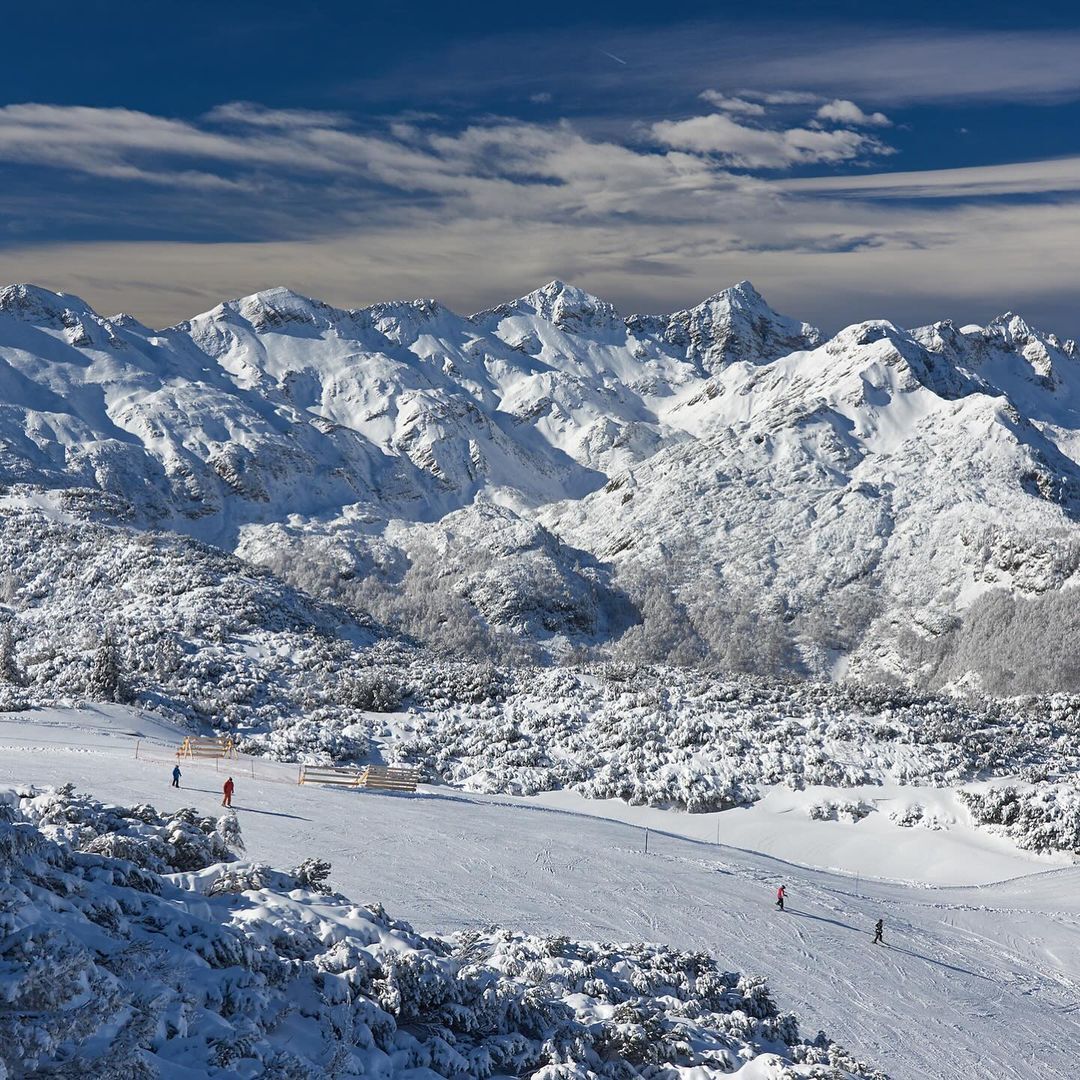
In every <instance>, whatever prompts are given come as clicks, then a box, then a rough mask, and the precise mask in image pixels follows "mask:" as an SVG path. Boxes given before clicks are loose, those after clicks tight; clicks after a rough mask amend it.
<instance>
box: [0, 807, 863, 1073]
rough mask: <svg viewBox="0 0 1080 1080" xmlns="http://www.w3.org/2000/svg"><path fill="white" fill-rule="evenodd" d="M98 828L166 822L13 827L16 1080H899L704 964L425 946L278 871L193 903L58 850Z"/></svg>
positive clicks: (8, 829)
mask: <svg viewBox="0 0 1080 1080" xmlns="http://www.w3.org/2000/svg"><path fill="white" fill-rule="evenodd" d="M64 805H67V806H69V807H70V808H71V812H70V813H69V814H68V815H67V817H69V818H71V820H70V821H65V820H63V817H64V815H63V814H62V813H61V809H62V806H64ZM27 811H29V812H31V813H33V814H36V815H38V816H40V817H41V818H42V819H44V818H45V817H49V818H50V819H52V824H51V825H48V826H45V825H43V826H42V828H39V827H38V826H37V825H36V824H34V822H33V821H31V820H29V819H28V818H27V816H26V812H27ZM144 819H145V821H144ZM90 820H93V821H94V822H98V823H100V821H103V820H108V821H109V822H111V823H112V824H114V825H115V826H116V827H117V829H118V830H119V831H120V833H121V835H128V834H129V833H130V832H131V829H132V826H131V825H130V823H131V822H132V821H139V822H144V823H146V822H151V823H153V822H155V821H163V820H164V819H163V818H161V817H160V815H157V813H156V811H154V810H153V809H152V808H150V807H139V808H129V809H124V808H115V807H102V806H100V805H99V806H97V807H92V808H88V807H87V805H86V804H84V803H81V802H80V801H79V800H77V799H75V798H74V797H73V796H71V795H70V794H67V795H63V796H60V797H59V798H57V799H54V800H53V801H52V803H50V804H48V806H46V803H45V802H44V801H39V800H26V801H25V802H24V805H23V811H14V810H13V809H12V808H11V807H9V806H6V805H5V806H4V812H3V814H0V897H2V900H3V903H2V904H0V1075H12V1076H26V1075H45V1074H48V1075H83V1076H93V1077H101V1078H110V1077H116V1078H117V1080H119V1078H121V1077H124V1078H130V1077H144V1076H145V1077H147V1078H149V1077H152V1076H155V1075H158V1074H161V1075H166V1074H171V1073H173V1072H176V1071H178V1070H180V1069H182V1070H183V1071H185V1072H187V1073H190V1074H197V1075H217V1074H225V1073H227V1074H228V1075H230V1076H236V1077H241V1078H254V1077H274V1078H285V1077H303V1078H305V1080H314V1078H317V1077H325V1076H335V1075H349V1076H384V1077H391V1076H398V1075H406V1074H407V1075H416V1076H420V1075H423V1076H428V1077H432V1078H437V1077H442V1078H445V1080H466V1078H469V1080H488V1078H491V1077H494V1076H532V1077H534V1078H536V1077H545V1078H548V1080H554V1078H559V1077H561V1078H566V1077H575V1078H578V1080H660V1078H662V1077H667V1076H674V1075H675V1074H676V1071H679V1074H680V1075H682V1074H685V1075H691V1074H692V1075H693V1076H695V1077H698V1078H700V1080H711V1078H714V1077H715V1078H716V1080H720V1078H721V1077H723V1076H726V1075H729V1074H730V1073H731V1072H732V1071H733V1070H734V1069H737V1068H740V1067H741V1066H743V1065H744V1064H746V1063H748V1062H753V1061H754V1060H755V1059H757V1058H761V1059H762V1064H763V1065H764V1066H766V1067H767V1068H769V1069H771V1070H774V1069H777V1068H778V1069H780V1070H782V1072H783V1075H784V1076H785V1077H790V1078H791V1080H802V1078H807V1080H808V1078H811V1077H820V1076H822V1075H823V1074H822V1073H821V1071H820V1067H821V1065H822V1064H823V1063H825V1062H828V1063H829V1065H830V1066H831V1067H832V1069H833V1071H832V1072H831V1073H829V1074H828V1075H829V1076H830V1077H836V1078H838V1080H860V1078H861V1080H881V1078H882V1074H881V1073H879V1072H877V1071H876V1070H875V1069H873V1068H871V1067H869V1066H867V1065H864V1064H861V1063H859V1062H856V1061H854V1060H853V1059H851V1057H850V1056H849V1055H848V1054H846V1053H845V1052H844V1051H843V1050H842V1049H841V1048H840V1047H838V1046H836V1045H835V1044H833V1043H830V1042H829V1041H828V1040H827V1039H826V1037H825V1036H823V1035H821V1034H819V1035H818V1036H817V1037H816V1038H815V1039H814V1040H812V1041H810V1042H806V1041H804V1040H803V1039H802V1038H801V1036H800V1035H799V1030H798V1024H797V1022H796V1020H795V1018H794V1017H793V1016H791V1015H789V1014H784V1013H781V1012H780V1011H779V1010H778V1008H777V1006H776V1004H775V1002H774V1001H773V999H772V997H771V995H770V994H769V991H768V988H767V986H766V985H765V983H764V981H763V980H761V979H760V978H757V977H747V976H742V975H738V974H736V973H733V972H731V971H729V970H728V969H727V968H725V967H724V966H722V965H721V964H719V963H718V962H717V961H716V960H715V959H714V958H712V957H710V956H708V955H705V954H702V953H686V952H681V951H678V950H674V949H670V948H666V947H664V946H659V945H611V944H603V945H601V944H595V943H588V942H575V941H570V940H569V939H566V938H550V937H533V936H530V935H526V934H517V933H513V932H510V931H505V930H491V931H487V932H483V933H480V932H475V931H470V932H466V933H462V934H456V935H453V936H452V937H449V938H439V937H422V936H420V935H418V934H416V933H414V932H413V931H412V930H411V928H410V927H408V925H407V924H404V923H400V922H395V921H393V920H391V919H390V918H389V917H387V916H386V914H385V913H384V912H383V911H382V910H381V908H379V907H377V906H376V907H372V908H368V909H365V908H361V907H358V906H357V905H356V904H355V903H354V902H353V901H351V900H348V899H346V898H345V897H342V896H333V895H325V894H323V893H321V892H316V891H311V890H307V889H305V888H304V886H303V884H302V883H301V882H300V881H299V880H298V879H297V877H296V876H294V875H288V874H283V873H280V872H278V871H275V870H272V869H270V868H268V867H260V866H248V867H244V866H239V865H235V864H234V865H232V866H231V867H226V868H221V873H219V874H218V875H217V877H216V878H215V879H214V884H213V885H212V886H211V887H210V888H209V889H207V890H205V891H196V879H199V878H200V875H191V874H176V875H172V876H162V875H159V874H156V873H153V872H150V871H145V870H139V871H136V870H134V869H133V867H132V865H131V863H129V862H125V861H122V860H117V859H114V858H111V857H108V856H103V855H101V854H96V853H95V854H92V853H86V852H83V851H79V850H77V849H76V848H75V847H74V846H73V845H72V844H71V843H70V842H69V841H68V840H66V839H63V838H62V837H61V833H60V832H57V838H55V839H54V838H50V837H49V836H47V835H46V834H45V832H44V831H43V828H48V829H52V830H54V831H57V830H61V829H62V828H71V829H74V828H75V827H76V826H78V825H84V824H87V823H88V822H89V821H90ZM98 835H105V834H98ZM211 873H213V871H211Z"/></svg>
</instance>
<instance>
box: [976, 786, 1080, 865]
mask: <svg viewBox="0 0 1080 1080" xmlns="http://www.w3.org/2000/svg"><path fill="white" fill-rule="evenodd" d="M959 795H960V798H961V800H962V801H963V803H964V804H965V806H967V808H968V811H969V812H970V813H971V817H972V820H973V821H974V822H975V823H976V824H978V825H991V826H997V827H999V828H1000V829H1001V831H1002V832H1004V833H1005V834H1006V835H1007V836H1009V838H1010V839H1012V840H1013V841H1014V842H1015V843H1017V844H1019V846H1020V847H1022V848H1028V849H1029V850H1031V851H1071V852H1073V853H1074V854H1077V855H1080V786H1078V785H1077V784H1075V783H1063V784H1047V785H1043V786H1040V787H1036V788H1034V789H1030V790H1026V791H1018V790H1017V789H1016V788H1015V787H1012V786H1006V787H1000V788H991V789H990V790H989V791H985V792H974V791H961V792H959Z"/></svg>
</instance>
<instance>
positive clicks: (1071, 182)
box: [777, 156, 1080, 199]
mask: <svg viewBox="0 0 1080 1080" xmlns="http://www.w3.org/2000/svg"><path fill="white" fill-rule="evenodd" d="M777 186H778V187H780V188H782V189H783V190H784V191H787V192H789V193H791V194H810V193H819V194H830V195H840V194H846V195H860V196H863V197H865V198H872V199H890V198H904V199H962V198H968V199H970V198H991V197H1001V196H1009V195H1041V194H1052V193H1062V192H1077V193H1080V157H1078V156H1073V157H1064V158H1050V159H1044V160H1041V161H1020V162H1013V163H1010V164H1006V165H973V166H969V167H966V168H958V169H924V170H922V171H918V172H893V173H860V174H857V175H852V176H814V177H805V178H800V179H797V180H782V181H779V182H778V184H777Z"/></svg>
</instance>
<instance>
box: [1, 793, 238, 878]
mask: <svg viewBox="0 0 1080 1080" xmlns="http://www.w3.org/2000/svg"><path fill="white" fill-rule="evenodd" d="M22 813H23V815H24V817H25V819H26V820H27V821H29V822H32V823H33V824H34V825H35V826H37V828H38V829H40V830H41V833H42V834H43V835H44V836H46V837H48V838H49V839H50V840H56V841H63V842H64V843H66V844H68V845H70V846H71V848H73V849H74V850H75V851H84V852H87V853H91V854H95V855H105V856H108V857H109V858H113V859H124V860H127V861H128V862H132V863H134V864H135V865H136V866H138V867H141V868H142V869H144V870H150V871H153V872H154V873H158V874H164V873H171V872H174V871H191V870H202V869H203V868H204V867H207V866H210V865H212V864H214V863H219V862H229V861H231V860H233V859H235V858H236V857H237V855H238V854H239V853H240V852H242V851H243V848H244V843H243V839H242V837H241V835H240V823H239V822H238V820H237V818H236V814H235V813H232V812H229V813H227V814H224V815H223V816H222V817H220V818H213V817H204V816H202V815H200V814H199V813H197V812H196V811H195V810H193V809H191V808H190V807H182V808H181V809H179V810H177V811H175V812H174V813H172V814H159V813H158V812H157V811H156V810H155V809H154V808H153V807H152V806H146V805H140V806H112V805H109V804H106V803H102V802H99V801H98V800H97V799H94V798H92V797H91V796H89V795H79V794H76V792H75V790H74V788H73V787H72V785H70V784H66V785H64V786H63V787H61V788H58V789H56V790H55V791H49V792H46V793H44V794H42V795H36V796H33V797H30V798H27V799H24V800H23V804H22Z"/></svg>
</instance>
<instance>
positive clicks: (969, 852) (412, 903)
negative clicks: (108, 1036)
mask: <svg viewBox="0 0 1080 1080" xmlns="http://www.w3.org/2000/svg"><path fill="white" fill-rule="evenodd" d="M135 733H138V734H139V735H141V736H142V737H141V738H139V737H137V736H136V734H135ZM178 736H179V732H177V733H176V734H175V736H174V734H173V732H171V731H170V730H169V727H168V725H165V724H163V723H162V722H161V721H155V720H151V719H149V718H147V717H145V716H142V715H139V714H135V713H131V712H129V711H125V710H121V709H118V708H116V707H103V708H101V709H95V710H92V711H89V712H88V711H82V710H80V711H74V710H54V711H51V712H47V713H44V714H40V713H39V714H35V715H34V716H32V717H23V718H16V717H12V716H6V717H4V718H3V721H2V723H0V785H3V784H7V785H12V786H16V787H22V788H25V787H26V786H27V785H30V784H37V785H58V784H61V783H64V782H67V781H71V782H73V783H74V784H75V785H76V787H77V788H78V789H81V790H86V791H88V792H90V793H91V794H94V795H96V796H98V797H101V798H104V799H107V800H115V801H117V802H120V803H125V804H129V803H132V802H136V801H142V802H150V803H153V804H154V805H156V806H158V807H159V808H160V809H161V810H162V811H168V810H171V809H173V808H176V807H179V806H182V805H193V806H195V807H196V808H197V809H198V810H199V811H200V812H202V813H210V812H213V811H214V810H215V808H216V807H217V805H218V804H219V802H220V799H219V796H218V791H219V782H220V781H221V779H222V776H223V774H222V771H221V769H219V768H216V767H215V766H214V765H212V764H209V763H207V764H191V763H189V764H187V765H184V766H183V769H184V774H185V775H184V780H183V783H184V787H183V788H182V790H180V791H179V792H176V791H173V790H172V789H171V788H169V786H168V773H169V770H170V768H171V761H172V760H174V758H171V757H170V751H171V750H172V748H174V747H175V745H176V743H175V738H176V737H178ZM134 742H138V744H139V751H140V756H139V759H138V760H137V759H136V758H135V756H134V750H133V745H132V744H133V743H134ZM230 767H231V768H232V770H233V775H234V776H235V778H236V781H237V793H236V798H235V803H236V806H237V813H238V816H239V818H240V820H241V823H242V828H243V835H244V839H245V842H246V844H247V856H248V857H249V858H251V859H253V860H257V861H261V862H268V863H270V864H272V865H275V866H279V867H285V866H289V865H293V864H295V863H298V862H300V861H302V860H303V859H304V858H307V857H310V856H317V857H321V858H326V859H328V860H329V861H330V862H331V863H332V864H333V872H332V874H331V883H332V884H333V886H334V887H335V888H337V889H339V890H341V891H343V892H345V893H346V894H348V895H351V896H352V897H354V898H355V899H356V900H358V901H376V900H379V901H382V902H384V903H385V904H386V906H387V908H388V910H390V911H391V912H392V913H394V914H395V915H397V916H399V917H404V918H407V919H409V920H410V921H411V922H412V923H413V924H414V925H415V926H417V928H418V929H421V930H424V931H448V930H454V929H459V928H482V927H485V926H487V925H489V924H491V923H498V924H501V925H506V926H511V927H521V928H524V929H527V930H529V931H530V932H532V933H552V934H568V935H570V936H572V937H578V938H587V939H590V940H647V941H663V942H667V943H670V944H673V945H676V946H681V947H684V948H691V949H705V950H708V951H710V952H713V953H716V954H717V955H719V956H720V957H721V958H722V959H723V961H724V962H725V963H730V965H731V966H733V967H735V968H739V969H742V970H744V971H746V970H749V971H761V972H764V973H766V974H768V975H769V977H770V983H771V987H772V990H773V993H774V994H775V996H776V997H777V999H778V1001H779V1003H780V1004H781V1006H782V1007H783V1008H791V1009H794V1010H795V1011H797V1012H798V1013H799V1014H800V1015H801V1017H802V1019H803V1024H804V1031H811V1030H813V1028H814V1027H816V1026H819V1025H820V1026H822V1027H824V1028H825V1029H826V1030H828V1031H829V1033H830V1034H831V1035H832V1036H833V1037H835V1038H837V1039H839V1040H840V1041H841V1042H842V1043H844V1044H845V1045H847V1047H848V1049H849V1050H851V1051H852V1053H854V1054H856V1055H857V1056H858V1057H861V1058H863V1059H864V1060H871V1061H874V1062H875V1063H877V1064H878V1065H880V1066H881V1067H883V1068H884V1069H885V1070H886V1071H887V1072H888V1073H889V1075H890V1076H892V1077H893V1078H894V1080H916V1078H918V1080H925V1078H928V1077H934V1078H936V1080H953V1078H957V1080H959V1078H961V1077H963V1078H969V1077H972V1076H987V1077H990V1076H992V1077H995V1078H998V1077H1000V1078H1017V1080H1036V1078H1038V1080H1055V1078H1065V1077H1067V1076H1071V1075H1072V1073H1073V1070H1074V1068H1075V1063H1076V1061H1077V1060H1080V1025H1078V1024H1077V1022H1076V1012H1075V1010H1076V1008H1077V1002H1078V987H1080V901H1078V900H1077V898H1076V897H1077V890H1078V886H1080V868H1076V867H1065V868H1059V869H1051V870H1045V869H1043V868H1042V866H1040V864H1039V863H1038V862H1037V861H1036V860H1035V859H1034V858H1033V857H1031V856H1029V855H1027V854H1025V853H1023V852H1020V851H1012V852H1009V851H1008V850H1007V849H1006V848H1005V847H1004V846H1003V845H1002V844H999V843H997V842H991V841H989V840H988V839H987V838H985V837H984V836H983V835H982V834H968V833H963V832H957V831H956V830H955V829H950V830H949V831H948V832H945V833H934V832H932V831H930V830H927V831H926V832H923V831H922V830H919V832H918V835H919V837H920V839H919V844H924V843H926V846H925V847H924V849H923V850H925V851H926V853H927V873H926V874H925V875H921V874H919V873H918V872H916V871H917V867H916V865H915V864H916V862H917V859H916V855H915V853H914V850H912V851H903V850H899V851H897V850H894V849H893V848H892V847H891V846H890V845H889V844H888V843H887V842H885V838H884V836H883V834H882V833H880V832H876V833H872V837H873V840H872V842H859V843H856V844H848V843H846V842H845V841H844V840H839V841H836V840H833V839H832V838H834V837H837V836H844V835H845V834H846V833H847V832H850V833H852V834H854V833H855V832H856V831H857V830H861V829H863V828H864V826H866V825H867V824H868V822H871V820H872V819H865V820H863V821H861V822H859V823H858V824H854V825H848V824H847V823H844V822H839V821H810V820H809V818H807V817H805V816H801V817H799V825H798V826H797V827H795V828H794V839H792V840H791V841H789V843H790V845H791V846H789V848H788V849H787V851H786V853H781V854H778V853H777V852H776V851H774V850H773V847H772V845H773V844H774V843H775V841H776V838H777V836H778V835H779V834H780V833H781V832H782V831H784V830H785V829H786V828H788V819H791V818H795V817H796V816H798V815H799V810H800V807H799V806H798V805H796V803H797V802H798V801H799V800H794V799H791V800H788V801H787V802H784V801H783V800H782V799H779V800H778V801H777V802H776V803H775V804H771V803H770V801H769V800H768V799H767V800H765V802H764V803H763V804H762V805H761V806H759V807H758V808H756V809H755V810H753V811H749V812H746V813H743V812H740V811H735V812H729V813H726V814H724V815H720V818H719V821H720V825H721V831H722V840H723V841H724V843H723V844H722V845H717V844H716V843H715V838H714V834H709V830H714V829H715V823H716V820H717V818H716V816H714V815H700V816H693V817H688V816H686V815H680V814H676V813H671V812H663V811H658V810H644V809H640V808H628V807H625V806H619V807H613V806H611V805H610V804H607V803H597V802H593V803H589V804H588V806H587V807H586V806H584V805H583V803H577V804H576V805H575V804H573V802H572V800H570V799H569V797H568V796H566V795H558V796H548V797H546V799H545V802H546V801H547V800H550V803H549V804H548V805H545V804H544V803H543V802H541V801H540V800H535V799H534V800H517V799H511V798H507V797H493V796H482V795H472V794H462V793H460V792H453V791H448V790H446V789H431V788H426V789H424V790H423V791H421V792H419V793H417V795H416V796H393V795H381V794H375V793H370V792H341V791H333V790H328V789H318V788H311V787H308V786H304V787H298V786H297V785H296V784H295V780H294V776H295V774H294V771H293V769H292V767H290V766H286V765H280V764H275V763H271V762H266V761H262V760H260V761H257V762H254V763H251V762H249V761H248V762H237V763H236V764H235V765H233V766H230ZM245 770H248V772H247V774H245ZM252 770H254V774H255V775H254V776H252V775H250V773H251V771H252ZM810 794H812V795H817V794H818V793H810ZM843 794H844V795H846V796H850V792H844V793H843ZM882 794H884V795H885V796H886V797H891V796H893V795H894V794H895V793H893V792H885V793H882V792H881V791H880V790H879V791H877V796H878V797H881V796H882ZM905 794H906V793H905ZM920 794H925V793H920ZM803 801H805V800H803ZM555 804H558V805H555ZM943 809H944V808H943ZM585 810H587V811H588V812H587V813H585V812H583V811H585ZM879 816H880V815H879ZM620 818H621V819H623V820H619V819H620ZM729 823H732V824H729ZM643 825H648V826H649V828H650V833H649V851H648V854H646V853H645V851H644V844H645V833H644V829H643V828H642V826H643ZM870 827H871V829H873V828H875V826H874V825H872V824H871V826H870ZM682 833H686V834H687V835H681V834H682ZM703 834H704V835H703ZM912 834H915V830H912ZM815 835H816V836H819V837H820V838H821V839H819V840H813V839H811V837H813V836H815ZM927 841H929V843H927ZM832 844H835V857H834V855H833V853H832V851H831V850H830V845H832ZM797 845H804V846H803V847H802V855H801V857H793V856H797V854H798V846H797ZM785 854H786V856H787V857H785ZM950 861H951V863H952V867H953V873H952V875H951V876H950V874H949V867H950ZM815 863H820V864H822V865H824V866H837V865H844V866H845V867H846V869H847V871H848V872H847V873H840V872H837V871H836V870H828V869H819V868H815V867H814V866H813V865H812V864H815ZM980 868H981V869H982V872H981V873H980ZM1003 874H1004V875H1007V877H1008V880H996V879H999V878H1000V877H1001V876H1002V875H1003ZM897 878H909V879H911V880H908V881H898V880H895V879H897ZM920 879H921V880H923V881H925V880H927V879H933V880H936V882H937V884H936V885H933V886H932V885H928V884H920V883H918V882H919V880H920ZM781 881H782V882H784V883H786V885H787V887H788V891H789V903H788V911H787V912H785V913H784V914H780V913H779V912H776V911H774V910H773V908H772V904H771V900H772V895H773V893H774V892H775V888H776V885H777V884H778V883H779V882H781ZM975 882H978V884H973V883H975ZM878 917H881V918H883V919H884V920H885V936H886V941H887V942H889V944H890V948H888V949H886V950H881V949H876V948H874V947H873V946H872V945H871V944H870V932H871V927H872V924H873V921H874V920H875V919H876V918H878Z"/></svg>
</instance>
